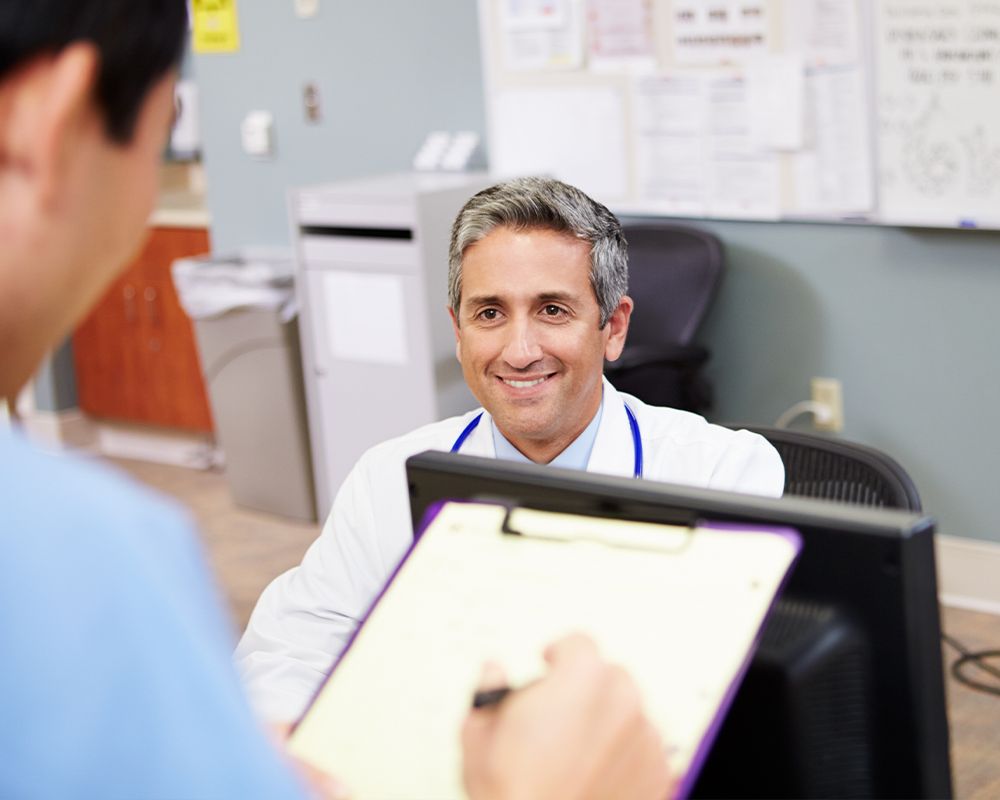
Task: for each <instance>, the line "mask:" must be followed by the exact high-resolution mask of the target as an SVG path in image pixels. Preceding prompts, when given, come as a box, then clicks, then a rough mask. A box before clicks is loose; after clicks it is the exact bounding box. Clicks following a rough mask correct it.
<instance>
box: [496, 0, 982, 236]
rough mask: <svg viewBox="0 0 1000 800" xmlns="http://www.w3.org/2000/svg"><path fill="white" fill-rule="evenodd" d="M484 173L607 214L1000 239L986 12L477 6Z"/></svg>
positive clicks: (953, 8)
mask: <svg viewBox="0 0 1000 800" xmlns="http://www.w3.org/2000/svg"><path fill="white" fill-rule="evenodd" d="M479 5H480V8H479V10H480V32H481V39H482V53H483V75H484V81H485V89H486V91H485V95H486V106H487V125H488V136H489V144H490V153H491V164H492V167H493V170H494V172H497V173H498V174H500V175H511V174H525V173H547V174H553V175H556V176H557V177H560V178H562V179H563V180H566V181H567V182H569V183H573V184H575V185H578V186H580V187H581V188H583V189H584V190H585V191H587V192H588V193H590V194H592V195H593V196H594V197H595V198H596V199H598V200H600V201H601V202H604V203H605V204H606V205H608V206H609V207H611V208H612V209H613V210H615V211H616V212H618V213H623V214H653V215H666V216H681V217H683V216H691V217H712V218H724V219H755V220H822V221H849V222H872V223H882V224H892V225H927V226H948V227H952V226H959V227H992V228H1000V103H998V102H997V101H998V100H1000V0H944V2H940V1H932V0H479Z"/></svg>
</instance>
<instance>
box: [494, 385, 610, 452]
mask: <svg viewBox="0 0 1000 800" xmlns="http://www.w3.org/2000/svg"><path fill="white" fill-rule="evenodd" d="M603 411H604V395H603V393H602V394H601V405H600V406H598V408H597V413H596V414H594V418H593V419H592V420H591V421H590V424H589V425H588V426H587V427H586V428H584V430H583V433H581V434H580V435H579V436H577V437H576V438H575V439H574V440H573V441H572V442H571V443H570V444H569V446H568V447H567V448H566V449H565V450H563V451H562V452H561V453H560V454H559V455H557V456H556V457H555V458H554V459H552V461H550V462H549V463H550V464H551V465H552V466H553V467H564V468H566V469H581V470H585V469H586V468H587V464H588V462H589V461H590V452H591V450H593V449H594V441H595V440H596V439H597V429H598V428H599V427H600V425H601V413H602V412H603ZM490 427H491V428H492V430H493V447H494V449H495V450H496V455H497V458H502V459H505V460H507V461H520V462H522V463H525V464H527V463H530V461H531V459H530V458H528V457H527V456H525V455H524V454H523V453H522V452H521V451H520V450H518V449H517V448H516V447H514V445H512V444H511V443H510V442H509V441H508V440H507V437H506V436H504V435H503V434H502V433H500V431H499V429H498V428H497V426H496V423H494V422H493V420H492V419H490Z"/></svg>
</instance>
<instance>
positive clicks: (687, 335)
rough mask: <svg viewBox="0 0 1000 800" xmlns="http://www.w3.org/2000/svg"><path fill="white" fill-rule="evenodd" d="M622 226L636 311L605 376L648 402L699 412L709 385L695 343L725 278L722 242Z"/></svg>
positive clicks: (684, 230) (697, 234)
mask: <svg viewBox="0 0 1000 800" xmlns="http://www.w3.org/2000/svg"><path fill="white" fill-rule="evenodd" d="M622 228H623V231H624V233H625V238H626V240H627V241H628V254H629V295H630V296H631V297H632V299H633V300H635V310H634V311H633V312H632V322H631V325H630V326H629V334H628V340H627V342H626V344H625V350H624V351H623V352H622V355H621V358H619V359H618V360H617V361H614V362H609V363H607V364H605V368H604V373H605V375H607V377H608V380H610V381H611V383H612V384H613V385H614V386H615V387H616V388H618V389H620V390H622V391H625V392H628V393H629V394H633V395H635V396H636V397H638V398H639V399H640V400H644V401H645V402H647V403H651V404H653V405H658V406H671V407H673V408H682V409H686V410H688V411H704V410H705V409H707V408H709V407H710V406H711V402H712V387H711V385H710V384H709V383H708V381H707V380H706V379H705V378H704V377H703V376H702V375H701V374H700V370H701V367H702V366H703V365H704V364H705V362H706V361H708V357H709V352H708V350H706V349H705V348H704V347H701V346H699V345H696V344H694V343H693V342H692V340H693V338H694V335H695V332H696V331H697V330H698V326H699V325H700V324H701V321H702V319H703V318H704V316H705V312H706V311H708V308H709V306H710V305H711V302H712V300H713V298H714V297H715V294H716V291H717V289H718V286H719V280H720V278H721V277H722V268H723V255H722V245H721V244H720V242H719V240H718V239H717V238H716V237H715V236H713V235H712V234H710V233H708V232H706V231H702V230H699V229H697V228H692V227H688V226H686V225H674V224H668V223H643V224H638V223H637V224H633V225H623V226H622Z"/></svg>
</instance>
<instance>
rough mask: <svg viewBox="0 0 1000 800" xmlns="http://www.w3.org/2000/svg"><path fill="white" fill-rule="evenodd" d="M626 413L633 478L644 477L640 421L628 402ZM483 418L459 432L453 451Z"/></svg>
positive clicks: (477, 418) (475, 417) (481, 416)
mask: <svg viewBox="0 0 1000 800" xmlns="http://www.w3.org/2000/svg"><path fill="white" fill-rule="evenodd" d="M625 414H626V415H627V416H628V426H629V429H630V430H631V431H632V450H633V452H634V453H635V467H634V469H633V471H632V477H633V478H641V477H642V436H641V435H640V434H639V421H638V420H637V419H636V418H635V414H633V413H632V409H631V408H629V407H628V403H625ZM482 418H483V412H482V411H480V412H479V413H478V414H476V416H474V417H473V418H472V420H471V421H470V422H469V424H468V425H466V426H465V428H464V429H463V430H462V432H461V433H460V434H458V438H457V439H456V440H455V444H453V445H452V446H451V452H453V453H457V452H458V451H459V450H461V449H462V445H463V444H465V440H466V439H468V438H469V434H471V433H472V432H473V431H474V430H475V429H476V426H477V425H479V420H481V419H482Z"/></svg>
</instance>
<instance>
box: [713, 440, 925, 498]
mask: <svg viewBox="0 0 1000 800" xmlns="http://www.w3.org/2000/svg"><path fill="white" fill-rule="evenodd" d="M729 427H732V428H739V427H744V428H746V429H747V430H749V431H753V432H754V433H759V434H760V435H761V436H763V437H764V438H765V439H767V440H768V441H769V442H770V443H771V444H773V445H774V447H775V449H776V450H777V451H778V454H779V455H780V456H781V460H782V461H783V462H784V464H785V494H786V495H798V496H802V497H816V498H819V499H822V500H835V501H839V502H842V503H853V504H855V505H862V506H878V507H883V508H899V509H903V510H906V511H920V510H921V507H920V495H919V494H918V492H917V487H916V486H915V485H914V483H913V481H912V480H911V478H910V476H909V475H908V474H907V473H906V470H904V469H903V468H902V467H901V466H900V465H899V464H898V463H897V462H896V461H895V460H894V459H892V458H890V457H889V456H887V455H886V454H885V453H883V452H881V451H879V450H876V449H874V448H872V447H868V446H866V445H863V444H857V443H856V442H845V441H843V440H841V439H831V438H828V437H826V436H821V435H819V434H815V433H807V432H805V431H791V430H787V429H785V428H768V427H759V426H746V425H743V426H740V425H731V426H729Z"/></svg>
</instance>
